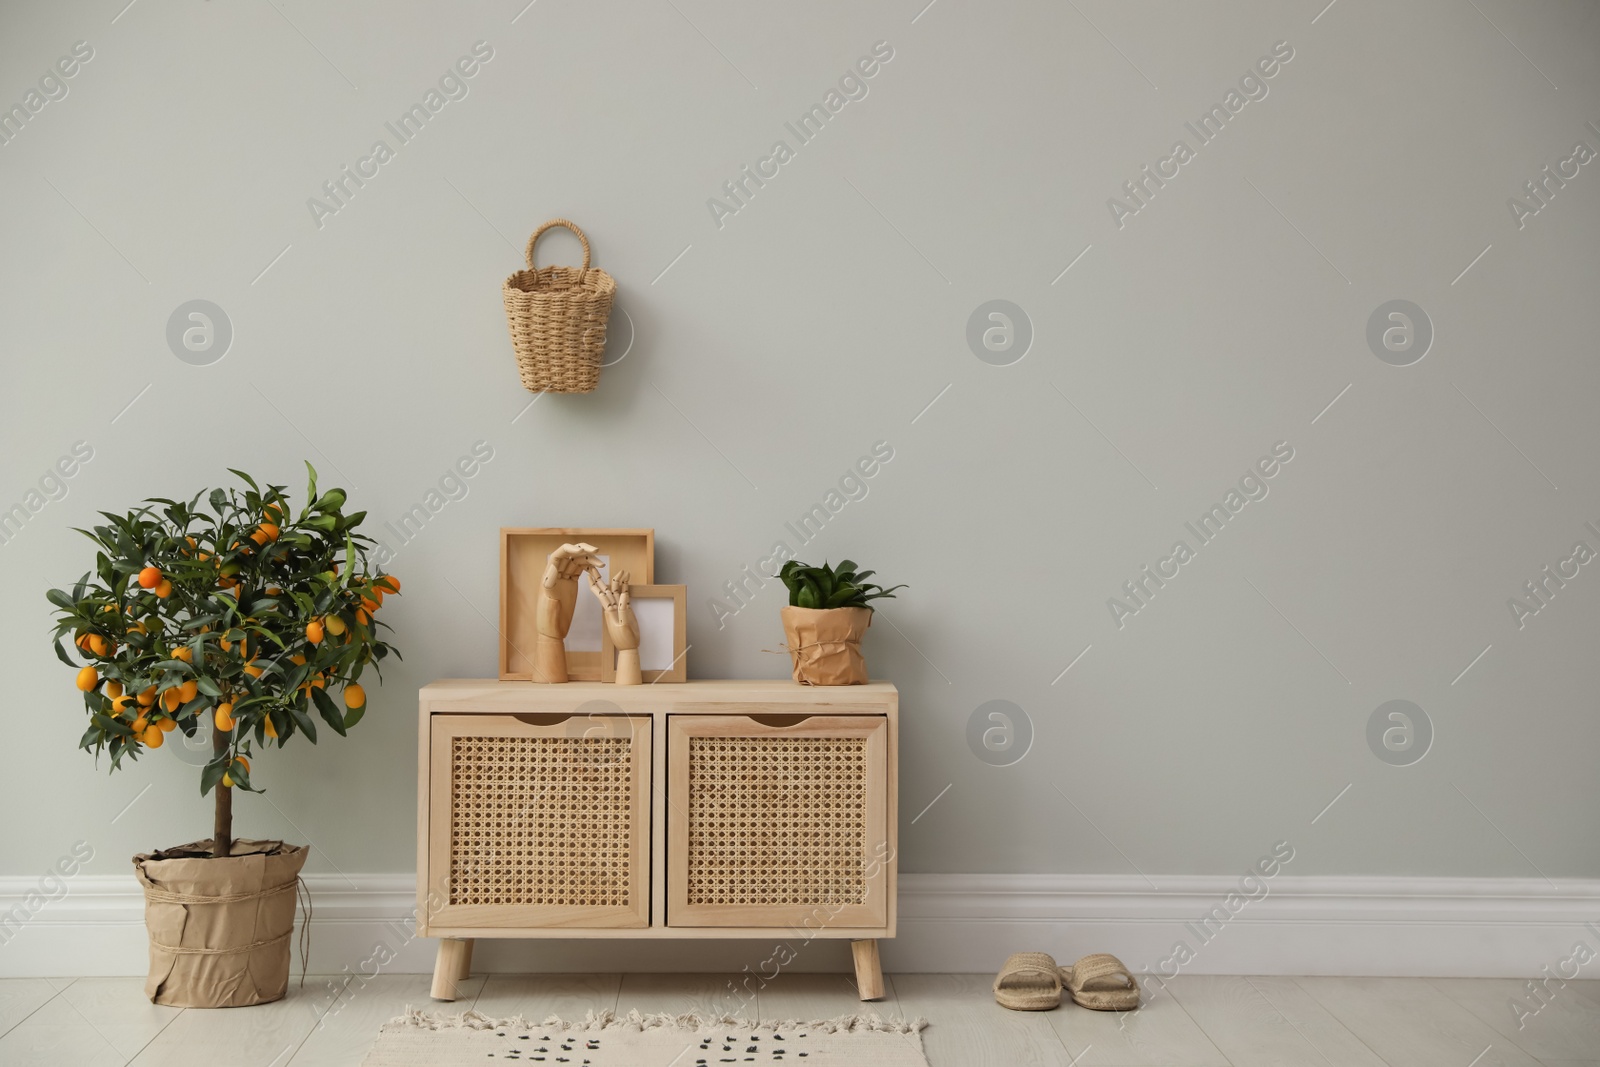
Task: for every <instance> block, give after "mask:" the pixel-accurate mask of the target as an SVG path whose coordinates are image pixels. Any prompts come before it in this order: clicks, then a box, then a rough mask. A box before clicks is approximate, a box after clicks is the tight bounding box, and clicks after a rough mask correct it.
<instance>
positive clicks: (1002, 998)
mask: <svg viewBox="0 0 1600 1067" xmlns="http://www.w3.org/2000/svg"><path fill="white" fill-rule="evenodd" d="M1062 971H1063V968H1061V967H1058V966H1057V965H1056V961H1055V960H1054V959H1052V958H1051V957H1050V955H1049V954H1048V953H1045V952H1013V953H1012V954H1011V955H1010V956H1008V957H1007V958H1006V963H1005V966H1004V967H1001V968H1000V973H999V974H998V975H996V976H995V980H994V999H995V1002H996V1003H998V1004H999V1005H1000V1006H1001V1007H1002V1008H1010V1009H1011V1010H1012V1011H1049V1010H1050V1009H1051V1008H1056V1007H1060V1006H1061V975H1062Z"/></svg>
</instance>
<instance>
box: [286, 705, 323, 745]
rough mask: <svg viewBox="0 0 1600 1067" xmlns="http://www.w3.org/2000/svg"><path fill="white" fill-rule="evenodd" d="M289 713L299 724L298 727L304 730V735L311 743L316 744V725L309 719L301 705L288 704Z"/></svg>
mask: <svg viewBox="0 0 1600 1067" xmlns="http://www.w3.org/2000/svg"><path fill="white" fill-rule="evenodd" d="M289 714H290V715H292V716H294V721H295V722H296V723H298V724H299V725H300V729H302V730H304V731H305V733H306V737H307V738H309V739H310V740H311V743H312V744H313V745H314V744H316V743H317V725H316V723H314V722H312V721H311V716H310V715H307V714H306V710H305V709H304V708H302V707H299V706H297V705H294V704H291V705H289Z"/></svg>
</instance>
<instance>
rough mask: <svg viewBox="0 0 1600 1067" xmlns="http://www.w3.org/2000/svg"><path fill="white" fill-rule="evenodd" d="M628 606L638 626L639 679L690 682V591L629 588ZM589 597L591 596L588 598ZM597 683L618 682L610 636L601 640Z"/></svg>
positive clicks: (661, 587) (675, 587) (665, 587)
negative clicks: (631, 609)
mask: <svg viewBox="0 0 1600 1067" xmlns="http://www.w3.org/2000/svg"><path fill="white" fill-rule="evenodd" d="M628 594H629V601H628V602H629V604H630V606H631V607H632V608H633V617H634V619H635V621H637V622H638V623H639V677H640V678H641V679H642V680H643V681H645V682H647V683H654V682H686V681H688V680H689V669H688V665H687V662H686V661H687V659H688V651H689V648H688V643H689V587H688V586H686V585H648V584H639V585H630V586H629V587H628ZM590 595H591V596H592V595H593V594H590ZM600 680H601V681H602V682H615V681H616V680H617V650H616V646H614V645H612V643H611V635H610V634H609V633H604V632H602V634H601V638H600Z"/></svg>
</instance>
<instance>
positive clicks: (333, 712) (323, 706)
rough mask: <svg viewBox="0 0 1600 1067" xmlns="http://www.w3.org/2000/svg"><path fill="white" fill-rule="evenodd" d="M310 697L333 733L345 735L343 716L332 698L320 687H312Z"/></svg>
mask: <svg viewBox="0 0 1600 1067" xmlns="http://www.w3.org/2000/svg"><path fill="white" fill-rule="evenodd" d="M311 699H312V700H313V701H315V702H316V705H317V713H318V714H319V715H321V716H322V717H323V719H325V720H326V721H327V723H328V725H329V726H331V727H333V732H334V733H336V734H338V735H339V736H340V737H343V736H344V735H345V732H344V716H343V715H340V714H339V705H337V704H335V703H334V702H333V698H332V697H330V696H329V695H328V694H327V693H325V692H323V691H322V690H321V689H316V688H313V689H312V690H311Z"/></svg>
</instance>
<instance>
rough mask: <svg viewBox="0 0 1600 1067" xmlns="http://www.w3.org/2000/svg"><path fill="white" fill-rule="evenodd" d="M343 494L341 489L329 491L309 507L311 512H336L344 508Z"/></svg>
mask: <svg viewBox="0 0 1600 1067" xmlns="http://www.w3.org/2000/svg"><path fill="white" fill-rule="evenodd" d="M344 502H345V493H344V490H343V489H329V490H328V491H327V492H326V493H323V494H322V496H320V497H318V498H317V502H316V503H315V504H312V505H311V510H313V511H338V510H339V509H340V508H342V507H344Z"/></svg>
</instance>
